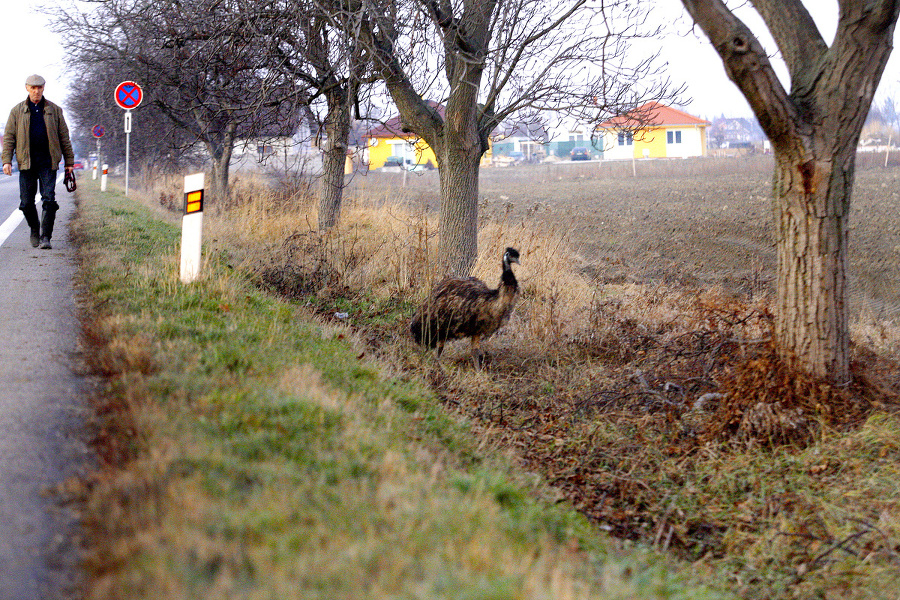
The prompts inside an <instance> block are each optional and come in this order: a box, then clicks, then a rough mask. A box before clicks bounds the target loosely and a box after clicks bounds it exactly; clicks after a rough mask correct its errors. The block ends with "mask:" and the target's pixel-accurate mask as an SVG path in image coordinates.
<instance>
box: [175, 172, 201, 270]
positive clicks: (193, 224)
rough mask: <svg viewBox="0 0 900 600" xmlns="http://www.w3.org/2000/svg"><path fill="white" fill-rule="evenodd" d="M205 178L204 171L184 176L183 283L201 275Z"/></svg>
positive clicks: (182, 227)
mask: <svg viewBox="0 0 900 600" xmlns="http://www.w3.org/2000/svg"><path fill="white" fill-rule="evenodd" d="M204 178H205V175H204V174H203V173H195V174H194V175H188V176H186V177H185V178H184V217H182V219H181V282H182V283H191V282H192V281H195V280H196V279H197V278H198V277H199V276H200V256H201V255H200V249H201V242H202V237H203V185H204Z"/></svg>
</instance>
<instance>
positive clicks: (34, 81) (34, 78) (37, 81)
mask: <svg viewBox="0 0 900 600" xmlns="http://www.w3.org/2000/svg"><path fill="white" fill-rule="evenodd" d="M45 83H47V82H46V81H44V78H43V77H41V76H40V75H29V76H28V79H26V80H25V85H44V84H45Z"/></svg>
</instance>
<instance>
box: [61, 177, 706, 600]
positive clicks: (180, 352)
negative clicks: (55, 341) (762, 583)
mask: <svg viewBox="0 0 900 600" xmlns="http://www.w3.org/2000/svg"><path fill="white" fill-rule="evenodd" d="M79 201H80V206H79V214H78V216H77V219H76V222H75V223H74V225H73V228H72V233H73V236H74V239H75V240H76V241H77V244H78V246H79V249H80V259H81V265H82V275H81V277H82V284H83V290H84V307H85V308H84V329H85V334H86V338H87V339H88V340H89V342H90V343H91V348H92V351H91V353H90V354H91V366H92V368H93V369H94V370H95V371H96V372H98V373H101V374H103V375H104V376H105V381H106V386H105V390H104V393H103V394H102V395H101V396H100V397H99V398H98V399H97V411H98V413H99V415H100V425H99V427H98V436H97V438H98V449H99V451H100V454H101V456H102V457H103V459H104V467H103V469H102V470H101V471H100V472H99V473H98V474H97V475H96V476H95V477H94V478H93V479H92V481H90V482H88V483H89V485H88V486H87V487H86V490H85V500H86V506H87V511H86V516H85V522H86V524H87V527H88V530H89V534H90V544H89V551H88V554H87V557H86V564H87V567H88V569H89V575H90V589H89V590H88V591H87V594H86V596H87V597H89V598H117V599H119V600H128V599H132V598H141V599H148V600H149V599H154V598H167V599H175V598H210V599H214V598H267V599H268V598H276V597H291V598H322V599H326V598H327V599H341V598H347V599H350V598H354V599H359V598H379V599H381V598H459V599H463V598H467V599H468V598H471V599H476V598H484V599H488V598H492V599H503V598H510V599H512V598H561V599H563V598H596V597H604V598H715V597H720V596H719V595H718V594H716V593H713V592H710V591H707V590H705V589H702V588H699V587H696V586H693V585H690V584H687V583H686V582H687V581H688V580H690V578H691V576H692V570H691V568H690V567H689V566H685V565H684V564H681V566H678V564H677V563H675V562H673V561H669V560H666V559H665V558H664V557H663V556H662V555H660V554H655V553H653V552H650V551H648V550H640V549H636V548H632V549H630V550H629V551H627V552H625V551H623V550H622V548H623V544H621V543H616V542H612V541H610V539H608V538H606V537H605V536H603V535H600V534H598V533H597V531H596V530H595V529H594V528H593V527H591V526H590V525H589V524H588V521H587V520H586V519H585V518H584V517H583V516H581V515H580V514H578V513H577V512H575V511H573V510H571V509H569V508H567V507H566V505H565V504H558V503H557V497H556V496H555V495H554V493H553V492H552V490H550V489H549V488H548V487H546V486H545V485H544V484H543V483H542V482H541V480H540V479H539V478H537V477H535V476H533V475H529V474H527V473H524V472H522V471H519V470H517V469H516V468H514V467H513V466H512V465H511V463H510V461H509V460H508V457H506V456H505V455H503V453H501V452H499V451H498V449H497V447H496V446H493V445H491V444H489V443H486V442H485V441H484V440H483V439H479V438H477V437H475V436H473V435H472V433H471V430H470V426H469V424H468V423H467V421H466V420H465V419H461V418H455V417H452V416H450V415H449V414H448V413H447V412H446V411H445V410H443V409H442V408H441V406H440V404H439V403H438V401H437V399H436V397H435V396H434V394H433V393H432V392H431V391H430V390H429V389H428V388H427V386H425V385H424V384H421V383H418V382H417V380H416V379H409V378H407V379H406V380H401V379H397V378H393V377H391V376H390V374H388V373H385V372H384V371H383V370H382V369H381V368H380V367H379V366H378V365H376V364H375V363H372V362H369V361H368V360H367V358H366V356H365V353H364V351H363V350H362V349H363V348H364V344H363V342H362V341H361V340H358V339H356V338H355V336H354V335H353V334H352V332H351V330H350V329H348V328H345V327H340V326H331V325H323V324H322V323H317V322H314V321H312V320H310V318H309V317H308V316H305V315H304V313H302V312H301V311H300V310H299V309H298V308H297V307H296V306H294V305H291V304H289V303H287V302H285V301H282V300H279V299H277V298H274V297H271V296H269V295H267V294H265V293H263V292H260V291H259V290H258V289H257V288H256V287H254V286H253V285H251V284H250V283H249V282H248V281H247V280H246V279H245V278H244V277H243V276H242V275H241V274H240V273H239V272H237V271H235V270H234V269H232V268H230V267H229V265H228V264H227V260H226V259H225V257H224V255H222V254H217V255H212V256H209V257H208V260H207V261H206V264H205V265H204V272H203V275H202V277H201V279H200V280H199V281H197V282H195V283H193V284H191V285H183V284H181V283H180V282H179V280H178V244H179V231H178V228H177V227H176V226H175V225H174V224H173V223H172V222H171V219H166V218H164V217H161V216H160V215H159V214H156V213H154V212H152V211H151V210H149V209H148V208H147V207H145V206H142V205H140V204H139V203H137V202H135V201H133V200H130V199H128V198H125V197H123V196H122V195H121V193H119V192H117V191H112V192H109V193H106V194H100V193H99V191H98V190H97V189H96V187H95V186H93V185H92V184H91V183H90V182H88V183H87V184H86V185H84V186H83V188H81V189H79ZM625 546H628V545H627V544H625ZM629 547H630V546H629Z"/></svg>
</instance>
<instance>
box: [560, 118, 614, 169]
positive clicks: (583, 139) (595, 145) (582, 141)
mask: <svg viewBox="0 0 900 600" xmlns="http://www.w3.org/2000/svg"><path fill="white" fill-rule="evenodd" d="M573 148H587V150H588V152H589V153H590V155H591V157H592V158H603V143H602V140H600V139H598V138H597V136H595V135H594V134H593V131H592V127H591V126H590V125H585V124H584V123H579V122H577V121H575V120H574V119H571V118H562V119H559V122H558V123H557V124H556V125H555V126H553V127H551V128H550V141H549V142H548V143H547V152H548V154H550V155H551V156H556V157H559V158H561V159H564V160H565V159H568V158H570V157H571V155H572V149H573Z"/></svg>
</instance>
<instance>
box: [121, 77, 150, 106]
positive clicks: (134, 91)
mask: <svg viewBox="0 0 900 600" xmlns="http://www.w3.org/2000/svg"><path fill="white" fill-rule="evenodd" d="M114 97H115V99H116V104H118V105H119V106H121V107H122V108H124V109H125V110H131V109H132V108H137V105H138V104H140V103H141V100H143V99H144V92H143V90H141V86H139V85H138V84H136V83H135V82H133V81H123V82H122V83H120V84H119V85H118V86H116V93H115V95H114Z"/></svg>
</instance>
